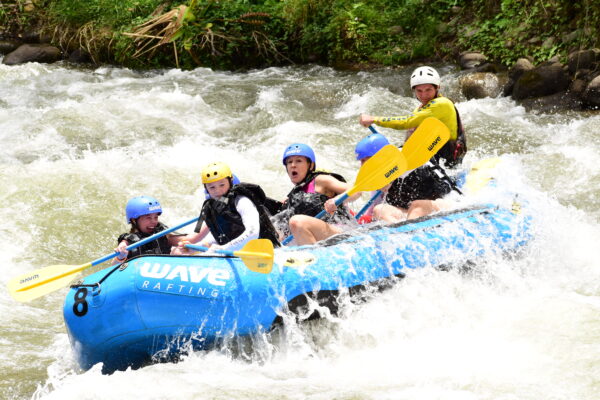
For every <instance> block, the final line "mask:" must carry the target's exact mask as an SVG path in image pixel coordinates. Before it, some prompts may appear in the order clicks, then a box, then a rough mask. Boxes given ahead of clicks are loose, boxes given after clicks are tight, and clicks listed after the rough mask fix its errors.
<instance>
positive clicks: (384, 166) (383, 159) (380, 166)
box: [281, 144, 406, 245]
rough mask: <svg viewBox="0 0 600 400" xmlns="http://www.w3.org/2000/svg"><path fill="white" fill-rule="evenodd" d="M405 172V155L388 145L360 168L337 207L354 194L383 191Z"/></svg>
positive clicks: (321, 213)
mask: <svg viewBox="0 0 600 400" xmlns="http://www.w3.org/2000/svg"><path fill="white" fill-rule="evenodd" d="M404 171H406V160H405V159H404V155H403V154H402V153H401V152H400V150H399V149H398V148H397V147H396V146H393V145H391V144H388V145H387V146H384V147H382V148H381V149H380V150H379V151H378V152H377V153H375V155H374V156H373V157H371V158H369V159H368V160H367V161H366V162H365V163H364V164H363V165H362V166H361V167H360V170H359V171H358V176H357V177H356V181H355V182H354V186H353V187H352V188H351V189H350V190H347V191H346V192H344V194H342V195H341V196H339V197H338V199H337V200H336V201H335V205H336V206H339V205H340V204H342V203H343V202H344V201H345V200H346V199H347V198H348V197H350V196H352V195H353V194H354V193H357V192H364V191H369V190H378V189H381V188H382V187H384V186H385V185H387V184H388V183H390V182H392V181H393V180H394V179H396V178H398V177H399V176H400V175H402V174H403V173H404ZM326 212H327V211H325V210H322V211H321V212H320V213H318V214H317V215H315V218H321V217H323V216H324V215H325V213H326ZM293 238H294V236H293V235H290V236H288V237H287V238H285V239H284V241H283V242H282V243H281V244H283V245H285V244H287V243H289V242H290V241H291V240H292V239H293Z"/></svg>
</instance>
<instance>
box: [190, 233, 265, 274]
mask: <svg viewBox="0 0 600 400" xmlns="http://www.w3.org/2000/svg"><path fill="white" fill-rule="evenodd" d="M185 247H187V248H188V249H191V250H196V251H202V252H204V251H208V250H209V248H208V247H204V246H197V245H194V244H186V245H185ZM214 252H215V253H218V254H224V255H226V256H233V257H239V258H241V259H242V261H243V262H244V264H246V267H248V269H249V270H250V271H254V272H260V273H261V274H268V273H269V272H271V269H272V268H273V243H272V242H271V241H270V240H269V239H254V240H251V241H249V242H248V243H246V245H245V246H244V247H242V249H241V250H238V251H229V250H221V249H218V250H214Z"/></svg>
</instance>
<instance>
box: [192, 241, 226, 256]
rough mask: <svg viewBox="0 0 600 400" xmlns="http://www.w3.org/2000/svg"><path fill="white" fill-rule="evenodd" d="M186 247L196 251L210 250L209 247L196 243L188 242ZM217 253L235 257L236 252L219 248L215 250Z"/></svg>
mask: <svg viewBox="0 0 600 400" xmlns="http://www.w3.org/2000/svg"><path fill="white" fill-rule="evenodd" d="M185 247H186V248H188V249H191V250H196V251H202V252H205V251H208V247H204V246H198V245H196V244H186V245H185ZM214 252H215V253H219V254H224V255H226V256H232V257H235V254H233V253H234V252H233V251H229V250H223V249H217V250H214Z"/></svg>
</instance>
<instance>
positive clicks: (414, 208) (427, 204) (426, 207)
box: [406, 199, 450, 219]
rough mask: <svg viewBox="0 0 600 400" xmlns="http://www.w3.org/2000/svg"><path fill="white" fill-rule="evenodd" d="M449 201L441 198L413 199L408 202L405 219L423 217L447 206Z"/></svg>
mask: <svg viewBox="0 0 600 400" xmlns="http://www.w3.org/2000/svg"><path fill="white" fill-rule="evenodd" d="M449 206H450V205H449V203H448V202H447V201H445V200H443V199H437V200H415V201H413V202H412V203H410V207H409V208H408V215H407V216H406V219H413V218H419V217H424V216H425V215H429V214H431V213H434V212H438V211H440V210H444V209H447V208H449Z"/></svg>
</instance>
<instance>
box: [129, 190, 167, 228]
mask: <svg viewBox="0 0 600 400" xmlns="http://www.w3.org/2000/svg"><path fill="white" fill-rule="evenodd" d="M153 213H158V214H159V215H160V214H162V208H161V206H160V203H159V202H158V200H156V199H155V198H154V197H150V196H138V197H134V198H133V199H131V200H129V201H128V202H127V206H125V215H126V217H127V222H131V220H132V219H137V218H139V217H141V216H142V215H147V214H153Z"/></svg>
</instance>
